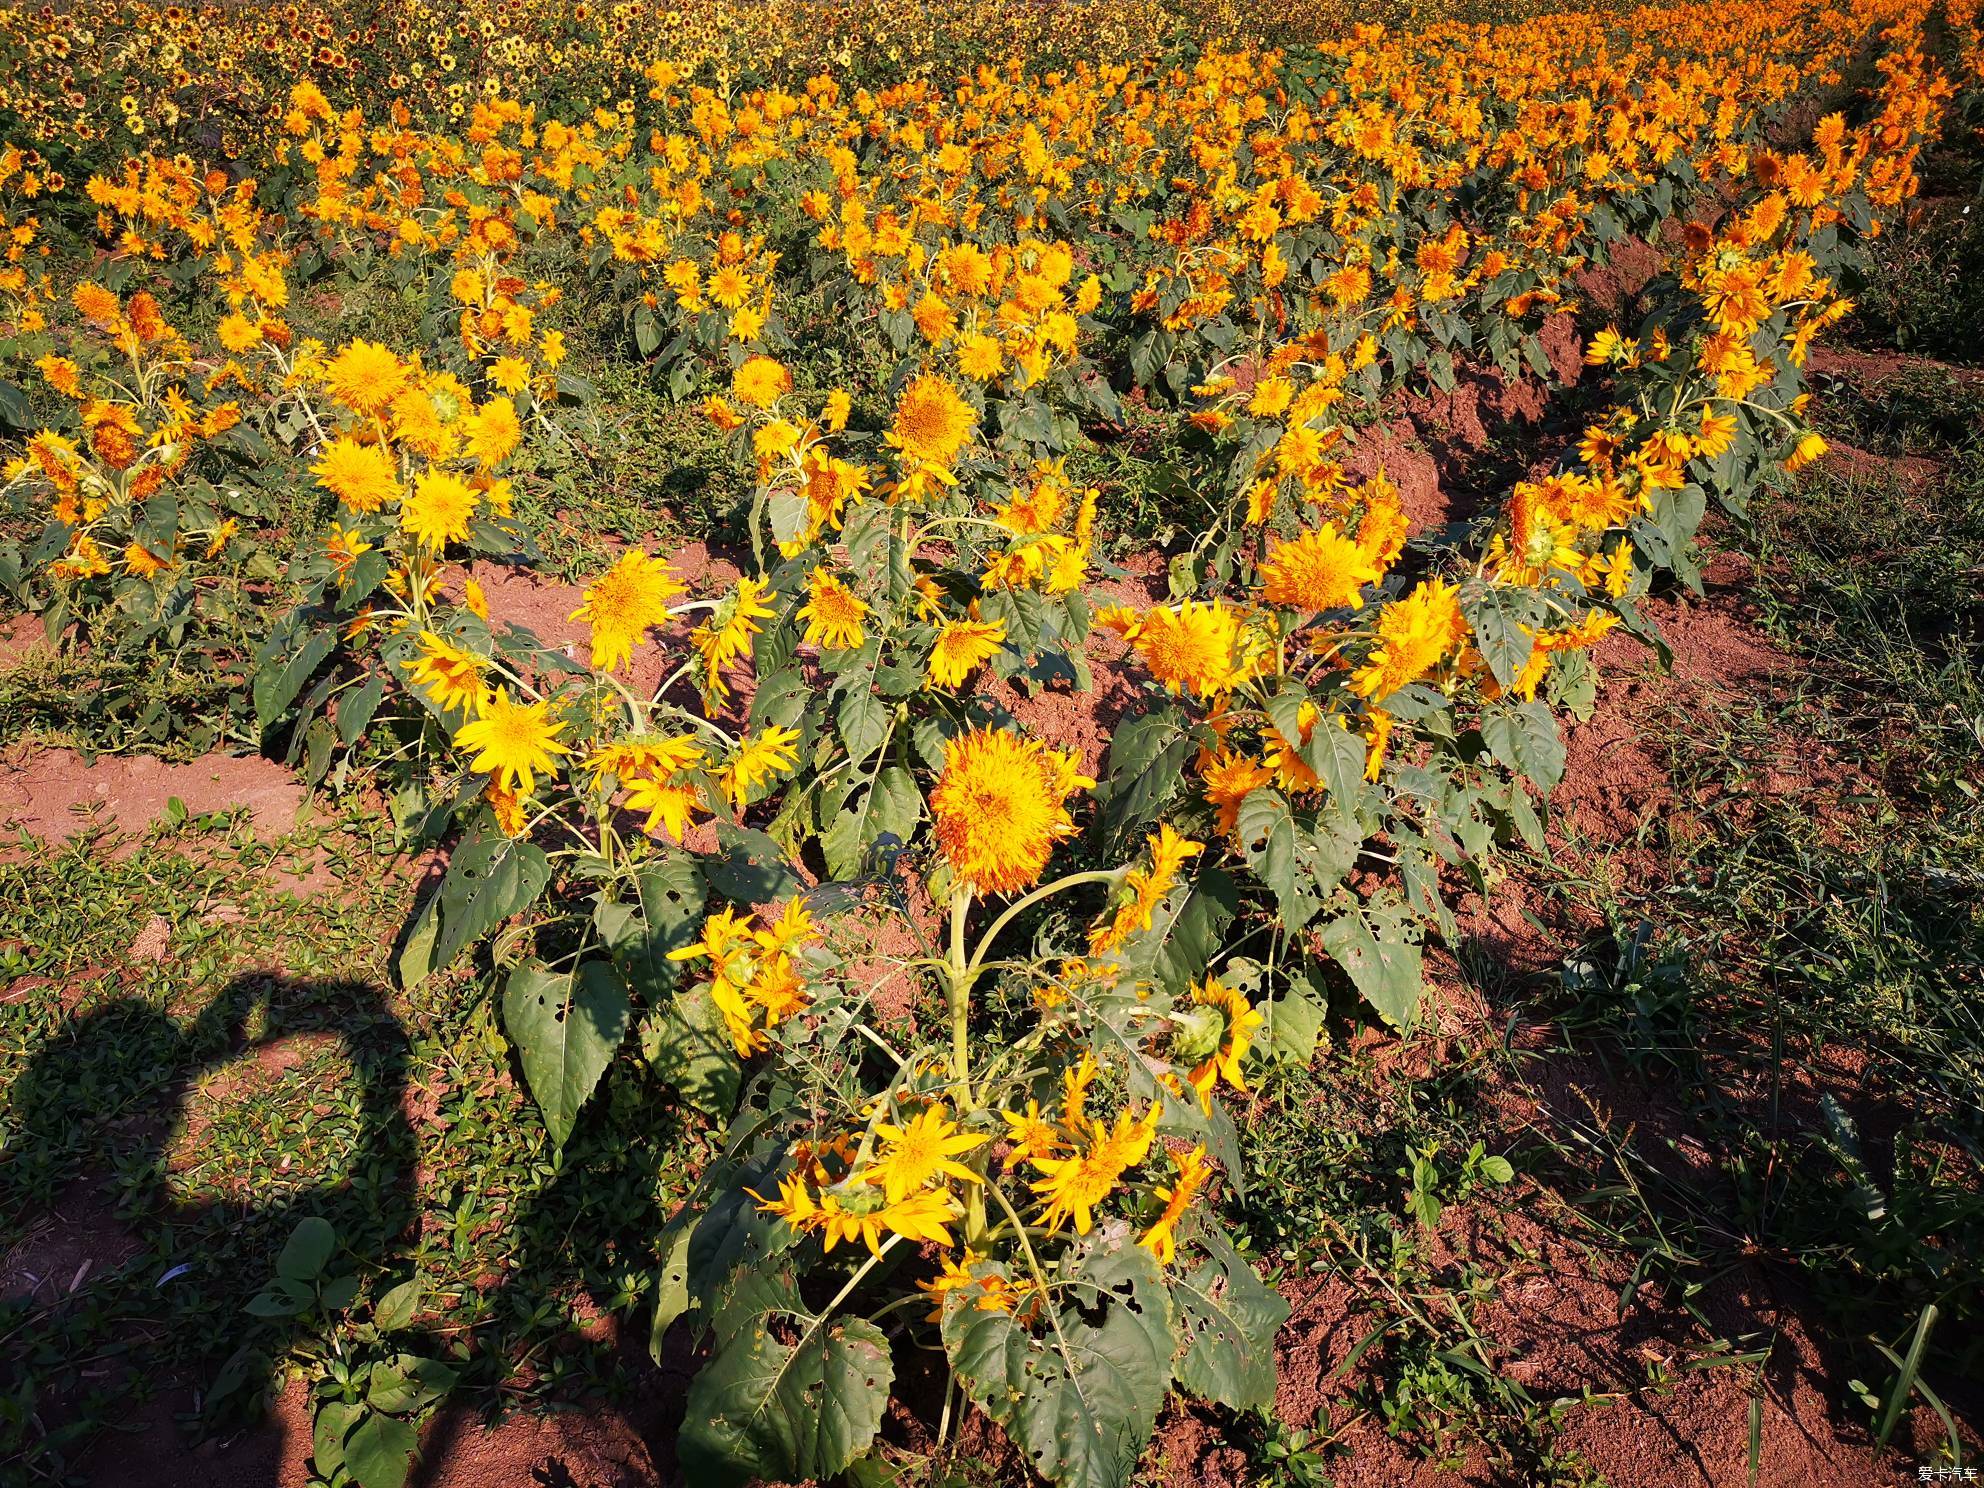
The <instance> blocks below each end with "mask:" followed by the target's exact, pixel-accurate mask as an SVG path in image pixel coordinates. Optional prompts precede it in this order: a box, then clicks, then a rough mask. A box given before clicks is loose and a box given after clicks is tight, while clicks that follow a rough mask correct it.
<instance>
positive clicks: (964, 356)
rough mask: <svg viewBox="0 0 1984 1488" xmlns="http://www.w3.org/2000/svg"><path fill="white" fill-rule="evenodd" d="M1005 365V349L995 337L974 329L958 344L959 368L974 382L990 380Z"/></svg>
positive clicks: (1003, 368)
mask: <svg viewBox="0 0 1984 1488" xmlns="http://www.w3.org/2000/svg"><path fill="white" fill-rule="evenodd" d="M1005 366H1006V357H1005V352H1004V349H1003V348H1002V347H1001V346H1000V345H999V342H998V340H997V338H995V337H992V336H987V335H983V334H981V333H979V332H977V331H973V332H972V333H971V334H970V335H969V336H966V337H965V338H964V340H963V341H961V342H960V343H959V344H958V370H959V371H961V372H963V373H964V375H965V376H966V377H969V378H970V379H971V380H972V381H973V382H990V381H991V380H992V379H993V378H995V377H997V376H998V375H999V374H1000V373H1001V372H1002V371H1004V370H1005Z"/></svg>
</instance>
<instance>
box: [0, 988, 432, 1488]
mask: <svg viewBox="0 0 1984 1488" xmlns="http://www.w3.org/2000/svg"><path fill="white" fill-rule="evenodd" d="M251 1025H254V1026H255V1027H256V1031H255V1032H254V1033H253V1034H252V1035H251V1033H250V1031H249V1030H250V1027H251ZM312 1040H329V1041H334V1042H335V1043H336V1044H337V1045H338V1046H339V1047H340V1050H341V1053H342V1055H343V1058H344V1061H345V1064H346V1066H347V1067H348V1069H349V1072H350V1073H349V1084H348V1086H346V1087H345V1088H343V1089H340V1090H337V1091H335V1092H333V1093H332V1098H331V1101H330V1104H331V1108H332V1110H331V1114H330V1116H329V1117H327V1118H326V1119H327V1120H330V1121H332V1122H334V1123H336V1125H334V1127H333V1130H334V1131H336V1132H337V1133H338V1135H339V1136H343V1137H344V1138H345V1139H344V1140H342V1141H340V1142H339V1150H338V1152H337V1156H336V1158H335V1159H334V1160H333V1162H332V1163H331V1164H329V1165H327V1167H326V1169H325V1170H322V1171H316V1172H309V1173H302V1174H296V1175H294V1176H293V1178H292V1176H291V1175H287V1174H279V1175H276V1177H275V1181H276V1182H284V1183H285V1186H284V1187H282V1188H280V1189H276V1190H275V1191H274V1192H270V1191H269V1189H270V1188H271V1187H273V1184H269V1183H266V1181H265V1185H264V1188H263V1191H261V1192H259V1193H252V1192H251V1193H244V1194H243V1196H242V1197H240V1198H238V1199H236V1198H233V1197H227V1198H211V1199H202V1200H199V1201H188V1200H185V1199H181V1198H174V1197H173V1196H172V1195H171V1194H170V1193H169V1192H168V1177H169V1164H170V1162H171V1158H172V1153H171V1148H172V1146H173V1144H174V1139H175V1133H176V1129H177V1128H178V1125H179V1123H178V1122H176V1121H175V1119H174V1118H175V1116H176V1117H178V1118H180V1119H181V1120H182V1121H184V1122H186V1123H194V1122H205V1121H209V1120H211V1119H212V1118H213V1117H214V1115H215V1114H216V1113H215V1111H214V1110H212V1109H209V1108H210V1107H213V1106H215V1105H216V1104H217V1102H216V1101H215V1100H213V1099H210V1098H209V1097H206V1096H203V1095H202V1093H201V1090H202V1085H203V1082H204V1081H205V1080H206V1079H207V1078H208V1077H210V1076H212V1077H216V1078H219V1079H226V1078H227V1075H226V1073H225V1071H226V1070H227V1069H228V1067H230V1066H234V1065H236V1064H237V1063H242V1062H244V1061H249V1060H253V1061H255V1062H257V1063H264V1064H265V1068H268V1069H273V1070H277V1071H280V1070H281V1069H283V1068H286V1067H287V1065H288V1062H291V1061H294V1060H295V1059H296V1058H297V1046H298V1045H299V1044H301V1043H306V1042H308V1041H312ZM407 1057H408V1050H407V1038H406V1034H405V1031H404V1029H403V1028H402V1026H401V1025H400V1023H399V1021H398V1020H397V1019H396V1018H395V1017H394V1016H393V1015H392V1014H391V1013H390V1012H389V1011H388V1010H387V1009H386V1007H385V1005H384V996H383V993H382V991H381V989H380V988H378V987H376V986H374V985H371V984H368V983H365V982H358V981H340V982H306V981H298V980H294V979H290V978H287V977H282V976H276V975H271V974H266V973H258V974H249V975H244V976H238V977H236V978H234V979H233V980H231V981H230V982H229V983H228V984H227V985H226V987H224V988H223V989H222V990H221V992H220V993H219V994H218V995H216V996H215V997H214V998H213V999H212V1000H211V1001H210V1002H208V1003H207V1004H206V1006H205V1007H203V1008H201V1010H200V1011H199V1013H198V1014H197V1015H195V1016H194V1017H193V1018H192V1019H190V1020H184V1021H182V1020H179V1019H175V1018H173V1017H172V1016H171V1015H169V1014H168V1013H167V1012H165V1011H164V1010H163V1009H161V1008H160V1007H159V1006H157V1005H156V1003H154V1002H151V1001H148V1000H146V999H144V998H140V997H122V998H117V999H113V1000H109V1001H105V1002H101V1003H97V1004H93V1005H90V1006H87V1007H86V1008H85V1009H84V1010H83V1011H82V1012H81V1013H79V1014H77V1015H75V1016H72V1017H69V1018H66V1019H64V1020H63V1022H62V1023H61V1025H60V1026H59V1027H58V1028H57V1029H56V1030H55V1031H54V1033H53V1034H51V1035H50V1036H49V1037H48V1038H47V1039H45V1040H44V1041H43V1042H41V1043H40V1044H39V1045H38V1046H37V1047H36V1048H35V1049H34V1050H33V1051H32V1053H31V1054H30V1056H29V1058H28V1060H27V1062H26V1065H25V1067H23V1068H22V1069H21V1071H20V1072H19V1074H18V1075H16V1076H15V1077H14V1078H13V1079H12V1080H11V1081H10V1082H8V1084H7V1086H6V1089H5V1091H4V1093H0V1258H10V1259H9V1264H8V1266H7V1268H6V1269H7V1271H8V1272H10V1273H20V1272H22V1271H23V1270H24V1269H25V1268H24V1267H23V1266H22V1264H21V1263H20V1257H21V1254H22V1252H23V1251H24V1250H26V1251H29V1252H32V1251H33V1249H34V1248H35V1246H36V1245H38V1244H41V1243H42V1240H43V1238H44V1237H45V1236H46V1235H48V1234H50V1233H53V1234H55V1235H57V1236H58V1237H59V1236H60V1235H61V1234H62V1232H63V1230H64V1228H65V1223H66V1224H68V1225H70V1226H72V1227H75V1228H79V1229H81V1230H83V1231H90V1230H94V1231H95V1232H96V1233H95V1234H94V1235H93V1236H86V1240H85V1248H86V1249H87V1248H89V1247H90V1245H91V1244H93V1246H94V1249H95V1250H96V1251H97V1252H98V1255H97V1257H96V1259H97V1260H98V1262H99V1263H101V1262H102V1261H103V1260H105V1259H107V1260H108V1261H109V1264H108V1265H102V1264H99V1265H98V1268H97V1271H96V1274H95V1275H94V1276H93V1277H90V1278H89V1279H88V1281H87V1284H86V1285H84V1284H80V1282H81V1278H82V1277H83V1276H84V1275H85V1274H86V1273H84V1272H82V1271H80V1270H79V1271H77V1272H76V1277H77V1280H76V1281H71V1280H70V1277H69V1276H68V1275H67V1274H64V1275H62V1276H60V1277H59V1278H54V1280H55V1285H54V1286H53V1287H42V1286H39V1285H37V1286H32V1287H29V1288H28V1289H27V1290H26V1291H25V1292H23V1291H22V1288H21V1286H20V1283H21V1282H23V1281H28V1280H34V1281H36V1282H39V1281H40V1280H42V1279H43V1278H39V1277H34V1276H32V1274H31V1273H30V1274H29V1275H26V1276H23V1275H20V1274H15V1275H14V1276H13V1277H12V1280H13V1281H14V1282H15V1283H16V1284H15V1285H14V1286H12V1287H4V1286H0V1395H5V1396H7V1397H9V1402H8V1403H9V1404H10V1405H11V1406H12V1407H13V1408H12V1409H10V1410H8V1411H5V1412H0V1477H5V1476H6V1475H7V1474H8V1473H9V1472H11V1471H15V1470H24V1471H26V1472H29V1473H40V1474H45V1475H49V1476H53V1477H56V1478H61V1477H64V1476H68V1475H72V1474H75V1473H77V1472H79V1471H80V1472H81V1473H82V1474H83V1475H84V1477H85V1478H86V1479H87V1480H95V1481H102V1482H119V1483H134V1482H140V1481H142V1482H144V1483H146V1484H149V1485H156V1488H176V1485H181V1484H184V1485H193V1484H201V1485H206V1484H210V1483H242V1484H247V1483H256V1482H266V1483H271V1484H273V1483H275V1482H277V1481H278V1471H277V1468H278V1464H279V1463H280V1462H281V1461H282V1460H283V1459H284V1457H285V1456H287V1457H289V1458H290V1459H292V1460H300V1459H301V1458H302V1457H303V1456H307V1455H308V1448H307V1447H304V1448H303V1449H302V1450H301V1451H298V1450H296V1449H295V1446H294V1444H292V1446H291V1448H290V1449H289V1450H288V1451H287V1453H285V1450H284V1444H283V1442H282V1440H281V1434H280V1432H271V1431H268V1430H263V1431H260V1432H258V1433H256V1434H255V1435H254V1436H253V1437H252V1438H251V1439H250V1440H249V1441H248V1442H247V1443H246V1444H245V1450H247V1451H248V1452H249V1454H250V1455H252V1456H253V1457H255V1458H256V1461H255V1462H254V1463H249V1462H245V1461H237V1462H234V1463H232V1464H231V1465H229V1466H227V1467H225V1468H223V1467H222V1465H221V1464H220V1463H219V1462H218V1461H217V1460H216V1459H215V1458H214V1457H213V1456H212V1455H210V1454H202V1455H198V1456H196V1455H194V1454H192V1453H190V1452H188V1451H187V1450H186V1448H185V1444H184V1443H183V1441H182V1440H181V1439H180V1435H179V1431H178V1429H177V1427H176V1425H175V1424H174V1421H173V1414H172V1412H171V1411H169V1410H164V1409H160V1408H157V1405H156V1402H154V1406H153V1408H150V1409H147V1408H145V1406H144V1405H142V1404H134V1403H133V1401H134V1399H135V1400H139V1401H142V1400H143V1399H144V1398H145V1397H147V1396H151V1395H153V1394H154V1393H155V1392H156V1391H157V1390H158V1388H159V1387H160V1386H165V1387H167V1389H169V1390H171V1392H172V1393H173V1394H176V1395H177V1396H178V1397H179V1398H180V1399H181V1400H186V1399H187V1398H188V1397H189V1396H190V1397H191V1398H192V1399H193V1400H196V1401H197V1402H198V1407H199V1411H198V1413H199V1416H200V1419H201V1422H202V1425H203V1427H204V1428H206V1429H208V1430H211V1429H213V1428H215V1427H217V1426H220V1425H223V1424H228V1423H232V1422H235V1421H238V1420H240V1419H242V1418H244V1417H249V1416H252V1415H253V1414H254V1413H255V1411H256V1410H257V1409H258V1407H259V1406H260V1404H261V1403H262V1402H263V1401H264V1400H266V1398H267V1396H268V1392H269V1388H270V1385H271V1382H272V1375H273V1371H274V1368H275V1365H276V1362H277V1361H278V1360H280V1359H281V1358H282V1357H283V1355H284V1354H285V1353H287V1352H288V1351H289V1349H290V1348H291V1347H293V1346H294V1345H295V1344H296V1343H297V1342H298V1340H299V1338H300V1336H301V1331H302V1329H303V1328H304V1327H306V1326H307V1324H306V1323H304V1322H301V1321H284V1320H273V1319H258V1318H254V1317H251V1316H250V1315H248V1314H247V1313H246V1312H245V1311H244V1310H243V1309H244V1306H245V1304H246V1303H247V1301H248V1300H249V1298H250V1297H252V1296H253V1295H254V1293H255V1292H256V1291H257V1290H258V1289H259V1288H261V1287H262V1286H263V1284H264V1283H266V1282H267V1281H268V1280H269V1278H270V1275H271V1273H272V1271H273V1269H274V1266H275V1260H276V1257H277V1255H278V1254H279V1253H280V1251H281V1249H282V1247H283V1245H284V1243H285V1241H286V1240H287V1239H288V1237H289V1235H290V1233H291V1232H292V1231H293V1230H294V1229H295V1227H296V1225H297V1223H298V1222H299V1221H300V1220H302V1219H303V1218H305V1217H306V1216H311V1215H316V1216H319V1217H321V1218H323V1219H325V1220H328V1221H329V1222H330V1223H331V1225H332V1226H333V1229H334V1230H335V1233H336V1236H337V1242H338V1248H339V1264H340V1265H341V1267H342V1268H343V1269H345V1270H359V1271H368V1270H371V1269H373V1268H378V1267H382V1266H389V1265H390V1264H391V1262H392V1261H393V1259H394V1258H395V1256H396V1255H397V1254H398V1253H399V1250H400V1247H401V1243H402V1240H403V1237H404V1236H405V1234H406V1232H407V1230H408V1228H409V1225H410V1223H411V1221H412V1219H413V1217H414V1213H415V1209H414V1194H413V1191H412V1190H413V1173H414V1158H415V1152H414V1137H413V1132H412V1128H411V1125H410V1123H409V1121H408V1118H407V1115H406V1112H405V1109H404V1106H403V1102H402V1096H403V1091H404V1087H405V1084H406V1066H407ZM243 1067H244V1068H245V1063H244V1064H243ZM347 1119H348V1121H349V1128H348V1130H344V1129H340V1128H342V1123H343V1121H344V1120H347ZM106 1171H109V1172H112V1173H114V1174H115V1175H116V1176H115V1184H114V1186H115V1187H116V1188H117V1189H120V1190H122V1192H121V1194H120V1195H119V1196H118V1200H117V1203H116V1205H115V1210H116V1213H115V1217H114V1218H113V1217H112V1216H111V1213H110V1206H106V1205H104V1204H103V1203H102V1202H101V1201H100V1200H99V1199H97V1198H96V1197H95V1196H94V1195H93V1193H92V1192H91V1189H92V1187H95V1186H100V1185H92V1184H90V1183H88V1182H87V1181H86V1180H88V1179H89V1178H91V1177H92V1176H95V1177H97V1178H98V1179H101V1177H102V1175H103V1174H104V1173H105V1172H106ZM41 1269H42V1270H43V1271H46V1270H48V1267H47V1266H45V1265H44V1266H42V1267H41ZM68 1269H69V1268H67V1267H65V1268H64V1271H65V1273H66V1272H67V1270H68ZM5 1279H7V1278H6V1277H0V1280H5ZM65 1282H67V1283H68V1284H69V1289H68V1291H67V1292H66V1293H65V1292H63V1291H62V1286H63V1283H65ZM8 1291H12V1292H13V1293H14V1295H12V1296H8V1295H6V1293H7V1292H8ZM139 1299H143V1300H142V1302H141V1303H140V1301H139ZM119 1320H121V1321H119ZM230 1350H231V1352H230ZM224 1355H225V1356H226V1357H225V1362H224V1363H223V1362H221V1360H222V1357H223V1356H224ZM217 1366H218V1367H217ZM141 1383H142V1384H144V1385H146V1386H147V1388H146V1389H143V1390H139V1389H137V1387H138V1386H139V1385H140V1384H141ZM304 1429H305V1430H307V1429H308V1428H307V1425H306V1426H305V1427H304ZM10 1463H11V1466H10Z"/></svg>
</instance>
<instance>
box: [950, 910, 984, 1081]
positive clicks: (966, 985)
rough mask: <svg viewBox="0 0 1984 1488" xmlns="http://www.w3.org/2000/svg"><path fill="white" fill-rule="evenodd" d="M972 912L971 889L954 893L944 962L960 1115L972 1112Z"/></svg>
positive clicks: (952, 1062) (974, 969)
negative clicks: (967, 948)
mask: <svg viewBox="0 0 1984 1488" xmlns="http://www.w3.org/2000/svg"><path fill="white" fill-rule="evenodd" d="M970 909H971V890H970V889H968V888H964V887H959V888H957V889H956V890H954V891H953V892H952V894H951V955H950V960H949V961H947V962H946V963H945V967H944V971H945V994H946V1000H947V1002H948V1003H949V1006H950V1012H951V1077H952V1078H953V1079H954V1080H956V1082H957V1103H958V1110H959V1111H960V1112H964V1111H968V1110H970V1109H971V1038H970V1023H971V983H972V978H973V976H974V975H975V972H976V968H975V966H973V965H971V964H968V963H967V962H966V961H965V955H964V920H965V915H966V914H967V913H969V912H970Z"/></svg>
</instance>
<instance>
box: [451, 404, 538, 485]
mask: <svg viewBox="0 0 1984 1488" xmlns="http://www.w3.org/2000/svg"><path fill="white" fill-rule="evenodd" d="M462 434H463V445H462V447H463V449H465V450H466V451H467V452H468V454H469V456H470V457H471V458H473V459H474V460H475V462H476V463H477V464H478V465H480V466H482V468H483V469H484V470H494V469H495V468H496V467H497V466H498V465H501V464H502V463H503V462H504V461H505V460H507V459H509V458H510V453H511V451H513V450H515V449H516V447H517V445H518V443H519V442H520V441H521V440H522V439H523V434H524V430H523V425H522V424H521V423H520V422H518V419H517V405H516V404H515V403H512V402H511V401H510V400H509V399H508V398H491V399H490V400H489V401H488V402H487V403H485V404H483V405H482V407H480V408H478V409H477V410H476V411H475V412H474V413H472V414H470V415H469V416H468V417H467V418H465V419H463V420H462Z"/></svg>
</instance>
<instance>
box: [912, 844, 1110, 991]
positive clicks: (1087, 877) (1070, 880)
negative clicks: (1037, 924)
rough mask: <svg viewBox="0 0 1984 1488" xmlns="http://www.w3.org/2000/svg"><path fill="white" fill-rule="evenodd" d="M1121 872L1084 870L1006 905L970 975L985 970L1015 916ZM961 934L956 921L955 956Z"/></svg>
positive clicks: (953, 928)
mask: <svg viewBox="0 0 1984 1488" xmlns="http://www.w3.org/2000/svg"><path fill="white" fill-rule="evenodd" d="M1121 874H1122V870H1121V869H1118V868H1093V869H1090V870H1088V871H1087V872H1084V873H1070V874H1069V875H1068V876H1067V877H1065V878H1057V879H1055V880H1054V882H1052V883H1051V884H1047V885H1045V886H1043V887H1041V888H1038V889H1035V890H1034V891H1033V892H1032V893H1031V894H1028V895H1027V896H1026V897H1025V898H1023V899H1016V900H1014V901H1013V902H1012V903H1011V904H1010V905H1008V906H1007V907H1006V912H1005V913H1004V914H1002V915H1000V916H999V918H998V919H996V920H994V921H993V922H992V928H991V929H990V930H987V931H986V932H985V938H984V939H983V940H981V941H979V943H978V953H977V954H976V955H974V956H973V957H972V958H971V962H970V965H969V967H968V970H969V971H970V974H971V975H972V976H974V977H976V976H977V975H978V973H979V971H980V970H981V969H983V967H984V965H985V958H986V957H987V956H988V955H990V954H991V952H992V942H993V941H995V940H997V939H998V938H999V932H1000V931H1001V930H1004V929H1005V928H1006V926H1008V925H1010V924H1011V923H1012V922H1013V917H1014V916H1015V915H1017V914H1019V913H1021V912H1022V911H1023V910H1026V909H1028V908H1030V907H1031V906H1033V905H1035V904H1038V903H1039V902H1040V901H1041V900H1043V899H1047V898H1051V897H1052V896H1054V895H1055V894H1058V893H1060V892H1061V891H1062V890H1063V889H1072V888H1074V887H1075V886H1076V885H1078V884H1090V883H1106V882H1108V881H1110V880H1111V879H1115V878H1118V877H1120V876H1121ZM961 935H962V931H961V930H960V929H959V927H958V925H957V924H956V923H955V922H953V924H952V926H951V939H952V942H953V944H952V956H953V957H954V958H958V957H960V956H961V951H962V947H961V945H959V944H958V942H959V940H960V937H961Z"/></svg>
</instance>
